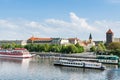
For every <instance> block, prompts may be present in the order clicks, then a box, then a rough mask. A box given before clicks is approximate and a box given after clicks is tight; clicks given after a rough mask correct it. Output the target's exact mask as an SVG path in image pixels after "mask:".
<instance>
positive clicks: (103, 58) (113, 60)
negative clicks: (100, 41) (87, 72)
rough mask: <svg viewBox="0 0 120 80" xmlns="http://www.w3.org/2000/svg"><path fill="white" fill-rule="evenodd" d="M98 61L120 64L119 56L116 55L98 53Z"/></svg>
mask: <svg viewBox="0 0 120 80" xmlns="http://www.w3.org/2000/svg"><path fill="white" fill-rule="evenodd" d="M96 59H98V62H101V63H106V64H119V57H118V56H116V55H97V56H96Z"/></svg>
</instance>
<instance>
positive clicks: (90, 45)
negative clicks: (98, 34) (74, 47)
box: [83, 33, 95, 51]
mask: <svg viewBox="0 0 120 80" xmlns="http://www.w3.org/2000/svg"><path fill="white" fill-rule="evenodd" d="M83 43H84V44H85V46H84V48H85V50H86V51H90V48H91V47H92V46H95V42H94V41H93V40H92V34H91V33H90V35H89V40H88V41H84V42H83Z"/></svg>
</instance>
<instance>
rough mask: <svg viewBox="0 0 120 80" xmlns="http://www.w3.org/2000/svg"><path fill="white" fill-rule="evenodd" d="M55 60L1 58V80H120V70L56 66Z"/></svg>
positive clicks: (111, 67)
mask: <svg viewBox="0 0 120 80" xmlns="http://www.w3.org/2000/svg"><path fill="white" fill-rule="evenodd" d="M53 60H54V59H53V58H40V57H34V58H29V59H14V58H7V59H6V58H0V80H120V68H119V67H118V66H117V65H106V67H107V69H106V70H104V71H101V70H94V69H83V68H74V67H62V66H54V65H53Z"/></svg>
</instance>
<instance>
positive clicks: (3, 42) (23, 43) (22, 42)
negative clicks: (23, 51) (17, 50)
mask: <svg viewBox="0 0 120 80" xmlns="http://www.w3.org/2000/svg"><path fill="white" fill-rule="evenodd" d="M13 43H15V44H18V45H26V44H27V42H26V41H25V40H1V41H0V45H2V44H13Z"/></svg>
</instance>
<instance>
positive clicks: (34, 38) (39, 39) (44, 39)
mask: <svg viewBox="0 0 120 80" xmlns="http://www.w3.org/2000/svg"><path fill="white" fill-rule="evenodd" d="M28 40H31V41H50V40H52V38H37V37H33V36H32V37H31V38H29V39H28Z"/></svg>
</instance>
